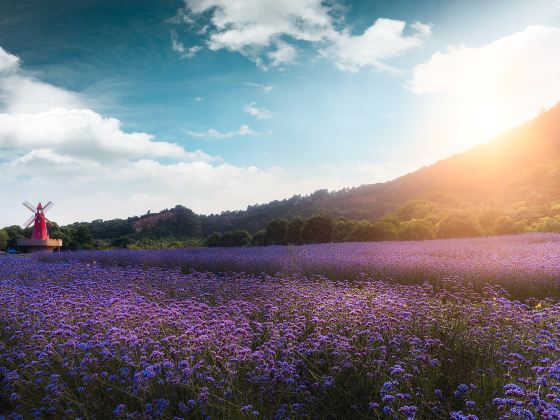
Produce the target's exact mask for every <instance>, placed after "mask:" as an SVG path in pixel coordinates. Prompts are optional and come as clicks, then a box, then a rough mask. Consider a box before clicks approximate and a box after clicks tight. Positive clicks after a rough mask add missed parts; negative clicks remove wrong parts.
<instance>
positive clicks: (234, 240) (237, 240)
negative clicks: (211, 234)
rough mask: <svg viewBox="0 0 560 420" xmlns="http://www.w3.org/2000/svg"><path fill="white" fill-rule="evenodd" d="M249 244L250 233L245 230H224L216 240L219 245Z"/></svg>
mask: <svg viewBox="0 0 560 420" xmlns="http://www.w3.org/2000/svg"><path fill="white" fill-rule="evenodd" d="M250 244H251V235H250V234H249V232H247V231H246V230H241V229H238V230H234V231H233V232H226V233H224V234H223V235H222V236H221V237H220V240H219V241H218V245H219V246H224V247H228V246H246V245H250Z"/></svg>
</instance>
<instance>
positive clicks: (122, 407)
mask: <svg viewBox="0 0 560 420" xmlns="http://www.w3.org/2000/svg"><path fill="white" fill-rule="evenodd" d="M125 410H126V406H125V405H124V404H119V405H117V407H116V408H115V409H114V410H113V414H114V415H115V416H117V417H120V416H122V415H124V412H125Z"/></svg>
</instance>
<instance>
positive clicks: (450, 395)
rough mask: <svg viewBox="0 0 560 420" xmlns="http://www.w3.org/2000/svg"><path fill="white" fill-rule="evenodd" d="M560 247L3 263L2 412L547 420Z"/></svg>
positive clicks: (300, 250)
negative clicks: (515, 419)
mask: <svg viewBox="0 0 560 420" xmlns="http://www.w3.org/2000/svg"><path fill="white" fill-rule="evenodd" d="M559 254H560V236H559V235H521V236H515V237H505V238H484V239H473V240H450V241H431V242H426V243H398V242H395V243H375V244H365V243H364V244H326V245H317V246H302V247H293V248H289V247H285V248H280V247H268V248H246V249H213V250H208V249H194V250H169V251H138V252H126V251H110V252H103V253H100V252H98V253H93V252H83V253H75V254H59V255H52V256H49V257H41V258H30V257H21V256H11V257H3V258H1V259H0V384H1V385H0V386H1V388H0V415H4V416H5V417H6V418H34V417H35V418H53V419H54V418H83V419H89V418H97V419H102V418H113V417H114V418H174V417H175V418H185V419H187V418H189V419H190V418H266V419H287V418H345V419H346V418H388V419H389V418H402V419H408V418H441V419H449V418H456V419H462V418H470V419H475V418H479V419H488V418H500V417H504V418H526V419H531V418H560V304H559V303H558V300H557V297H558V292H557V289H558V281H559V279H560V257H559ZM547 295H548V296H549V297H546V296H547Z"/></svg>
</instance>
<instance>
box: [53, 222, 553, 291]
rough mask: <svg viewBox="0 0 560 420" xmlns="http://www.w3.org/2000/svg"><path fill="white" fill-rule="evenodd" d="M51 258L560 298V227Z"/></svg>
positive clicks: (114, 252) (74, 254)
mask: <svg viewBox="0 0 560 420" xmlns="http://www.w3.org/2000/svg"><path fill="white" fill-rule="evenodd" d="M43 260H46V261H51V262H52V261H69V262H78V261H81V262H87V263H90V264H94V263H95V264H101V265H108V266H130V265H132V266H140V267H144V268H147V267H165V268H172V269H180V270H181V271H183V272H184V273H188V272H189V271H191V270H196V271H202V272H212V273H228V272H237V273H239V272H243V273H248V274H262V273H265V274H270V275H279V276H286V275H293V274H299V275H304V276H311V275H321V276H324V277H327V278H329V279H331V280H354V279H361V278H363V277H364V276H366V277H370V278H374V279H376V280H386V281H388V282H392V283H399V284H423V283H424V282H426V281H428V282H430V283H431V284H432V285H433V286H434V287H436V288H439V287H440V286H441V280H442V279H443V278H445V277H448V276H457V277H461V278H462V279H464V280H465V282H466V283H471V284H472V285H473V287H475V289H476V290H479V291H481V290H482V289H483V287H484V285H486V284H488V283H490V284H493V285H499V286H501V287H503V288H505V289H506V290H507V291H508V293H509V294H510V296H511V297H512V298H514V299H523V300H524V299H526V298H529V297H534V298H538V299H545V298H547V297H554V298H560V234H554V233H544V234H543V233H541V234H534V233H533V234H525V235H512V236H502V237H490V238H472V239H446V240H436V241H418V242H373V243H363V242H362V243H333V244H320V245H302V246H269V247H246V248H192V249H189V250H182V249H170V250H152V251H130V250H121V251H101V252H100V251H89V252H88V251H82V252H74V253H60V254H52V255H51V256H48V257H46V258H43Z"/></svg>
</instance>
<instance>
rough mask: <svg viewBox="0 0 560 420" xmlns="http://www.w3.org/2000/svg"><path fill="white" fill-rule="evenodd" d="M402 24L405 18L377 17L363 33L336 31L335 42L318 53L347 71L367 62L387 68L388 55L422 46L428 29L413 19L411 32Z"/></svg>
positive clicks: (351, 70)
mask: <svg viewBox="0 0 560 420" xmlns="http://www.w3.org/2000/svg"><path fill="white" fill-rule="evenodd" d="M405 26H406V22H403V21H400V20H392V19H377V20H376V21H375V23H374V24H373V25H371V26H370V27H369V28H367V29H366V30H365V32H364V33H363V34H362V35H357V36H354V35H351V34H350V33H349V31H344V32H342V33H340V34H337V36H336V38H335V40H334V42H333V43H332V44H331V45H329V46H328V47H326V48H324V49H322V50H321V51H320V53H321V55H323V56H324V57H327V58H330V59H332V60H333V61H334V62H335V64H336V66H337V67H338V68H340V69H342V70H346V71H349V72H357V71H359V70H360V69H361V68H363V67H366V66H371V67H376V68H379V69H387V68H388V66H387V64H386V63H385V62H386V60H387V59H389V58H392V57H395V56H398V55H400V54H402V53H404V52H406V51H408V50H410V49H413V48H417V47H419V46H421V45H422V43H423V42H424V39H425V38H426V37H427V36H429V35H430V33H431V28H430V26H429V25H424V24H421V23H419V22H415V23H414V24H413V25H412V29H413V33H412V35H410V36H406V35H404V34H403V32H404V29H405Z"/></svg>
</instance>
